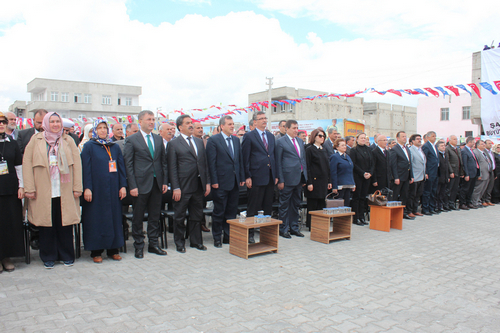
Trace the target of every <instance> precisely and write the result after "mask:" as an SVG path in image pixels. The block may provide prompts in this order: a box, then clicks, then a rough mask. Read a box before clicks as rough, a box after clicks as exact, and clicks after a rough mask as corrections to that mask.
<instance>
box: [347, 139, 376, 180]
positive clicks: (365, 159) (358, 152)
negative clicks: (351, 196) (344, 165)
mask: <svg viewBox="0 0 500 333" xmlns="http://www.w3.org/2000/svg"><path fill="white" fill-rule="evenodd" d="M346 152H347V151H346ZM348 155H349V156H350V157H351V160H352V163H354V174H355V175H356V176H357V177H360V178H363V179H364V174H365V172H368V173H369V174H370V175H373V173H374V168H375V163H374V161H373V155H372V150H371V149H370V147H368V146H360V145H358V146H356V147H354V148H352V149H351V153H350V154H348Z"/></svg>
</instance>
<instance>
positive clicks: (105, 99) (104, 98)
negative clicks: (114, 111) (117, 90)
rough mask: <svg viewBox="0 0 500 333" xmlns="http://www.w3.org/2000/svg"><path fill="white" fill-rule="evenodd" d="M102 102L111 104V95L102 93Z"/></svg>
mask: <svg viewBox="0 0 500 333" xmlns="http://www.w3.org/2000/svg"><path fill="white" fill-rule="evenodd" d="M102 104H106V105H111V96H110V95H102Z"/></svg>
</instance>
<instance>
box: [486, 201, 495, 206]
mask: <svg viewBox="0 0 500 333" xmlns="http://www.w3.org/2000/svg"><path fill="white" fill-rule="evenodd" d="M487 204H488V206H495V204H494V203H491V202H487Z"/></svg>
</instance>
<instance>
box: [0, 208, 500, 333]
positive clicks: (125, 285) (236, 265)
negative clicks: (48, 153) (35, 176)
mask: <svg viewBox="0 0 500 333" xmlns="http://www.w3.org/2000/svg"><path fill="white" fill-rule="evenodd" d="M499 216H500V205H497V206H495V207H489V208H484V209H477V210H470V211H454V212H450V213H442V214H440V215H437V216H436V215H435V216H431V217H427V216H426V217H421V218H418V219H416V220H414V221H407V220H404V222H403V230H402V231H400V230H394V229H393V230H391V232H389V233H387V232H382V231H374V230H370V229H369V228H368V227H367V226H365V227H360V226H356V225H353V226H352V228H353V229H352V238H351V240H350V241H338V242H332V243H330V244H329V245H327V244H322V243H318V242H314V241H311V240H310V239H309V236H310V235H309V232H304V233H305V235H306V237H305V238H297V237H295V236H292V237H293V238H292V239H291V240H289V239H284V238H280V248H279V253H277V254H264V255H260V256H256V257H252V258H250V259H249V260H245V259H241V258H239V257H236V256H234V255H231V254H229V246H228V245H224V247H223V248H222V249H217V248H215V247H214V246H213V240H212V236H211V234H209V233H204V242H205V245H206V246H207V247H208V251H206V252H201V251H198V250H196V249H192V248H189V247H187V248H186V250H187V252H186V253H185V254H180V253H177V252H176V251H175V247H174V245H173V244H174V243H173V240H172V234H169V235H168V243H169V248H168V250H167V251H168V256H166V257H160V256H156V255H154V254H149V253H147V252H145V258H144V259H142V260H138V259H135V258H134V255H133V246H132V242H131V241H129V243H128V246H129V248H128V250H129V252H128V253H126V254H122V256H123V260H122V261H121V262H113V261H111V260H109V259H107V258H105V259H104V262H103V263H102V264H101V265H97V264H94V263H93V262H92V261H91V258H90V255H89V252H87V251H82V257H81V258H80V259H78V260H77V261H76V263H75V265H74V266H73V267H64V266H63V265H62V264H56V267H55V268H54V269H53V270H46V269H44V268H43V265H42V262H41V261H40V259H39V257H38V253H37V252H36V251H32V257H33V258H32V263H31V265H26V264H24V262H23V261H22V259H18V260H17V261H16V262H15V264H16V270H15V271H14V272H12V273H7V272H3V273H2V274H0V331H1V332H51V333H52V332H280V331H283V332H479V331H481V332H500V219H499ZM187 245H188V246H189V242H188V243H187Z"/></svg>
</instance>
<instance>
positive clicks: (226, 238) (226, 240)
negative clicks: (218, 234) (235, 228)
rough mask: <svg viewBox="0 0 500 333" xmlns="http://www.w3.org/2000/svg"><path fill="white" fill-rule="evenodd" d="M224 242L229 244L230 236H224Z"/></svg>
mask: <svg viewBox="0 0 500 333" xmlns="http://www.w3.org/2000/svg"><path fill="white" fill-rule="evenodd" d="M222 244H229V237H226V236H224V237H223V238H222Z"/></svg>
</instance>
